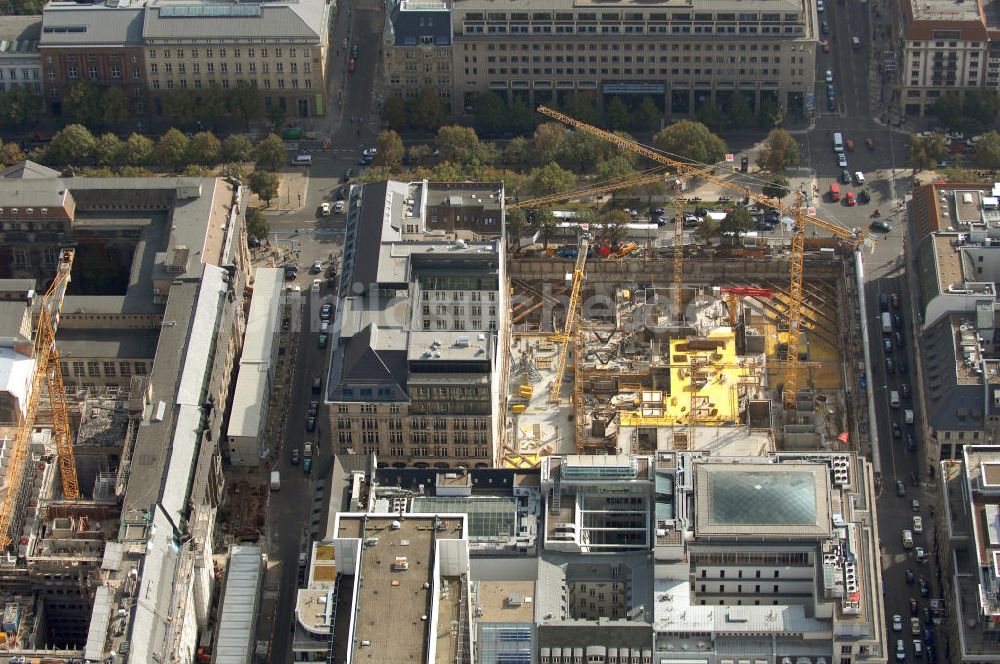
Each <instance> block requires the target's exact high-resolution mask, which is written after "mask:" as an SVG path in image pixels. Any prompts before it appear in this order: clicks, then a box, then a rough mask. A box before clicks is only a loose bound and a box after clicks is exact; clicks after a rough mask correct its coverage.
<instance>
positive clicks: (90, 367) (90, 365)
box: [87, 360, 101, 378]
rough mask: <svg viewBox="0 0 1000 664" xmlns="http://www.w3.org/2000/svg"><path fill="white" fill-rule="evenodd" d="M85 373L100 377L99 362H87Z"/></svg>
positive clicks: (92, 376)
mask: <svg viewBox="0 0 1000 664" xmlns="http://www.w3.org/2000/svg"><path fill="white" fill-rule="evenodd" d="M87 375H88V376H89V377H91V378H100V377H101V365H100V363H99V362H96V361H93V360H91V361H90V362H87Z"/></svg>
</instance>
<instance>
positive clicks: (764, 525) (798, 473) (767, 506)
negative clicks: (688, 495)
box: [695, 462, 832, 539]
mask: <svg viewBox="0 0 1000 664" xmlns="http://www.w3.org/2000/svg"><path fill="white" fill-rule="evenodd" d="M695 491H696V497H695V506H696V510H697V513H696V516H695V535H696V536H698V537H706V536H708V537H712V536H721V537H727V536H728V537H739V536H743V537H745V536H755V537H760V538H770V537H779V538H782V539H786V538H789V537H793V538H798V537H807V538H820V537H828V536H829V534H830V532H831V529H832V523H831V520H830V508H829V491H830V487H829V476H828V473H827V470H826V468H825V467H824V466H821V465H819V464H794V463H787V462H786V463H782V464H780V465H777V464H767V463H742V464H739V465H731V464H713V463H701V464H698V465H697V467H696V470H695Z"/></svg>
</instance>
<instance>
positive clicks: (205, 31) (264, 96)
mask: <svg viewBox="0 0 1000 664" xmlns="http://www.w3.org/2000/svg"><path fill="white" fill-rule="evenodd" d="M331 7H332V5H331V4H329V3H327V2H324V0H304V1H303V2H273V3H266V4H255V3H250V4H241V3H238V2H234V3H208V2H204V3H196V4H194V5H190V4H188V3H185V4H178V3H175V2H171V1H169V0H165V1H159V0H154V1H151V2H149V4H148V5H147V6H146V8H145V12H144V22H143V28H142V40H143V48H144V53H145V60H146V65H147V70H146V74H147V76H148V78H149V86H150V91H151V94H152V97H153V104H154V109H153V111H154V113H155V114H156V115H160V114H161V113H162V112H163V110H164V109H163V95H165V94H168V93H169V91H171V90H185V89H188V90H192V91H194V92H195V94H196V96H197V94H198V91H199V90H204V89H207V88H208V87H210V86H212V85H216V86H218V87H219V88H221V89H222V90H230V89H232V88H236V87H237V86H239V85H247V86H250V87H251V88H254V89H255V90H256V91H257V92H258V94H259V96H260V99H261V104H262V105H263V110H264V111H265V112H267V111H270V110H271V109H272V108H276V109H280V110H281V111H283V112H284V114H285V115H287V116H288V117H297V118H304V117H311V116H317V115H322V114H323V113H324V112H325V111H326V85H325V81H326V60H327V51H328V46H329V33H330V21H331V16H332V14H331V11H330V8H331Z"/></svg>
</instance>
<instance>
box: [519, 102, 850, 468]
mask: <svg viewBox="0 0 1000 664" xmlns="http://www.w3.org/2000/svg"><path fill="white" fill-rule="evenodd" d="M539 110H540V111H541V112H543V113H545V114H546V115H550V116H551V117H553V118H555V119H557V120H559V121H560V122H563V123H564V124H567V125H569V126H571V127H573V128H574V129H576V130H582V131H587V132H590V133H593V134H595V135H598V136H600V137H602V138H604V139H606V140H608V141H610V142H614V143H616V144H617V145H618V146H619V147H621V148H622V149H623V150H630V151H634V152H638V153H639V154H641V155H643V156H645V157H647V158H649V159H651V160H653V161H658V162H660V163H663V164H664V165H666V166H668V167H669V168H670V169H671V170H672V171H673V173H674V174H676V175H678V176H679V177H681V178H685V179H686V181H687V183H689V184H690V185H691V188H692V189H693V188H694V187H695V186H697V187H698V193H699V194H700V195H701V196H703V197H704V199H703V198H699V199H698V200H699V201H701V200H705V201H711V200H714V199H722V198H723V194H732V193H735V194H738V195H740V196H741V197H742V198H743V202H744V205H746V204H749V203H755V204H759V205H762V206H767V207H769V208H770V209H777V210H778V211H780V212H781V213H782V214H783V215H785V216H786V219H787V223H788V225H789V226H790V230H791V239H790V241H789V242H787V243H785V242H782V243H778V244H776V245H767V244H759V245H755V246H730V247H728V248H725V250H720V249H719V248H717V247H711V246H704V245H696V244H693V243H691V242H686V241H685V235H684V232H683V225H682V216H683V209H684V205H685V203H686V202H687V201H686V199H685V197H684V196H685V195H684V194H681V193H679V191H678V193H677V194H676V200H675V207H676V209H677V210H678V212H677V218H676V227H675V226H674V225H673V224H671V225H670V226H668V227H666V228H663V229H661V230H660V231H659V232H658V235H657V237H656V238H646V239H645V241H644V242H643V240H640V239H638V238H637V240H638V241H631V242H621V243H619V244H618V245H617V246H608V243H607V241H606V240H605V241H604V244H603V245H601V244H598V243H596V242H594V241H593V240H594V239H595V238H594V237H593V234H592V233H591V230H592V229H589V228H580V229H578V231H577V237H576V238H575V239H574V240H566V242H565V244H562V245H561V246H558V247H548V246H546V247H545V250H544V251H534V252H533V251H531V250H528V251H526V252H521V253H520V254H519V255H514V256H511V257H510V267H509V277H510V285H511V314H510V316H511V318H510V321H511V345H510V354H509V358H508V359H509V366H510V372H509V375H508V381H507V384H508V386H509V389H508V399H507V407H506V411H507V413H506V417H507V424H508V426H507V427H505V428H506V432H507V437H506V439H505V440H504V441H503V443H502V445H501V449H500V457H501V463H502V465H504V466H505V467H511V468H527V467H533V466H536V465H538V464H539V462H540V459H541V457H544V456H548V455H562V454H581V453H598V454H605V453H606V454H652V453H654V452H669V451H682V450H688V449H706V448H709V449H711V448H715V447H720V446H722V445H725V444H727V440H726V439H727V436H728V437H731V436H732V435H734V431H736V430H738V429H742V432H740V435H746V433H747V432H749V431H753V432H756V433H763V434H765V435H766V437H767V438H768V440H769V442H768V444H767V447H769V448H770V449H772V450H795V451H804V450H847V449H853V450H856V451H860V452H862V453H863V452H864V451H865V450H864V441H865V440H866V438H867V431H866V425H865V423H864V419H863V417H862V415H863V408H862V404H863V401H862V396H863V394H862V391H861V390H860V389H859V388H858V386H859V385H861V384H863V381H864V376H863V374H864V364H863V352H862V348H861V347H860V345H858V344H857V343H856V342H853V341H852V339H858V338H860V333H859V332H858V325H859V324H860V323H859V313H860V312H859V311H858V310H857V304H856V303H857V300H858V298H857V297H856V280H855V261H856V260H859V252H860V251H863V250H864V247H865V245H866V240H865V238H864V236H863V234H862V233H860V232H859V231H857V230H854V231H849V230H847V229H840V228H839V227H836V226H833V225H832V224H828V223H827V222H824V221H822V220H820V219H816V218H815V217H811V216H809V215H807V214H806V213H805V211H804V207H805V206H804V205H803V204H802V200H801V198H798V200H797V201H796V205H794V206H785V205H783V204H782V203H780V202H778V201H774V200H770V199H766V198H765V197H763V196H761V195H760V194H757V193H755V192H753V191H751V190H750V189H749V188H746V187H744V186H742V185H739V184H736V183H734V182H733V181H732V180H730V179H725V178H723V177H717V176H715V175H714V174H713V173H711V172H709V171H707V170H704V169H701V170H699V168H698V167H696V166H692V165H690V164H684V163H680V162H677V161H675V160H673V159H671V158H669V157H665V156H663V155H661V154H660V153H658V152H656V151H654V150H651V149H649V148H647V147H646V146H642V145H640V144H637V143H634V142H632V141H630V140H628V139H623V138H621V137H618V136H616V135H614V134H610V133H609V132H604V131H603V130H600V129H597V128H594V127H590V126H589V125H585V124H584V123H580V122H578V121H575V120H573V119H572V118H568V117H567V116H564V115H562V114H560V113H558V112H555V111H549V110H548V109H544V108H542V109H539ZM644 177H646V176H644ZM660 177H663V176H662V175H661V176H660ZM637 181H644V179H643V178H639V179H638V180H637V179H636V178H632V179H630V180H629V179H623V180H622V181H621V182H620V183H610V184H608V185H605V186H602V187H596V188H592V189H589V190H579V191H577V192H572V193H570V194H560V195H554V196H550V197H546V198H544V199H535V200H529V201H524V202H523V203H515V204H513V205H512V206H509V207H526V208H530V207H534V206H538V205H546V204H551V203H552V202H555V201H559V200H569V197H570V196H572V197H575V199H576V200H580V199H585V198H587V197H593V196H597V195H602V194H606V193H609V192H612V191H614V190H615V189H621V188H625V187H629V186H634V184H635V182H637ZM599 219H600V215H598V221H597V224H600V220H599ZM807 226H810V227H814V228H815V227H818V229H819V230H821V231H823V232H824V234H827V235H828V237H819V238H816V237H813V238H810V239H808V240H807V239H806V237H805V230H806V227H807ZM631 230H632V229H631V228H629V229H626V233H628V234H629V238H630V237H631ZM640 230H642V229H640ZM814 235H815V234H814ZM664 237H666V238H667V240H666V241H664ZM629 238H627V239H629ZM665 245H666V249H664V246H665ZM560 257H563V260H560ZM570 258H572V260H570Z"/></svg>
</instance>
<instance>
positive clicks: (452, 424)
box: [337, 404, 490, 431]
mask: <svg viewBox="0 0 1000 664" xmlns="http://www.w3.org/2000/svg"><path fill="white" fill-rule="evenodd" d="M346 406H347V404H338V414H341V415H342V414H345V413H346V412H347V411H346V410H344V408H346ZM365 406H372V407H373V409H372V410H367V409H365ZM374 406H375V404H364V405H363V406H362V412H363V413H366V414H368V413H375V412H376V411H375V410H374ZM391 406H393V407H395V410H392V411H391V412H393V413H398V412H399V406H398V405H396V404H391ZM353 422H354V420H352V419H350V418H347V417H338V418H337V428H338V429H350V428H351V426H352V423H353ZM358 422H359V423H360V425H361V428H362V429H377V428H378V425H379V422H386V423H387V424H388V427H389V429H390V430H396V429H398V430H402V428H403V421H402V420H401V419H399V418H398V417H396V418H392V419H390V420H378V419H375V418H371V417H366V418H361V419H359V420H358ZM431 423H432V421H431V420H428V419H427V418H425V417H417V418H413V419H412V420H411V421H410V428H411V429H413V430H414V431H426V430H428V429H430V428H431V427H430V424H431ZM433 427H434V430H435V431H447V430H448V429H451V430H452V431H469V430H472V431H487V430H488V429H489V428H490V421H489V419H488V418H474V417H473V418H468V417H456V418H446V417H437V418H434V419H433Z"/></svg>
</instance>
